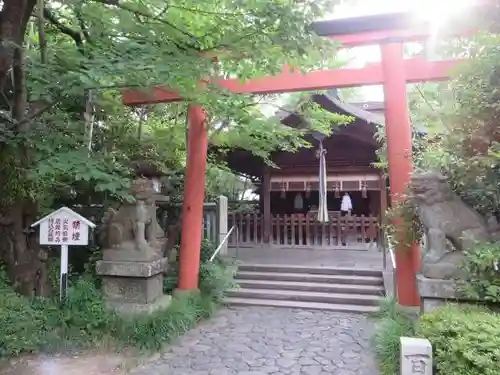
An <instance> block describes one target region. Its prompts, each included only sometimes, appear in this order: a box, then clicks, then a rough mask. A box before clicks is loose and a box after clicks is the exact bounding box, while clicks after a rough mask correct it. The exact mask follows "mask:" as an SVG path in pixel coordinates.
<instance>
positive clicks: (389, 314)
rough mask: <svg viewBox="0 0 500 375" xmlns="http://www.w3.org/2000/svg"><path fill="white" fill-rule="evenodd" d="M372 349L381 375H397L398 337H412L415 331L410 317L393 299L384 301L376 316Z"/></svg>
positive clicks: (398, 365)
mask: <svg viewBox="0 0 500 375" xmlns="http://www.w3.org/2000/svg"><path fill="white" fill-rule="evenodd" d="M377 318H378V321H377V323H376V328H375V334H374V335H373V337H372V347H373V350H374V352H375V356H376V357H377V361H378V363H379V367H380V372H381V374H382V375H398V374H399V367H400V363H399V360H400V337H401V336H406V337H412V336H414V333H415V330H414V326H413V322H412V320H411V319H410V317H409V316H408V315H407V314H405V313H404V312H403V311H402V310H401V309H400V308H399V306H398V304H397V303H396V301H395V299H394V298H387V299H384V300H383V301H382V303H381V306H380V312H379V313H378V314H377Z"/></svg>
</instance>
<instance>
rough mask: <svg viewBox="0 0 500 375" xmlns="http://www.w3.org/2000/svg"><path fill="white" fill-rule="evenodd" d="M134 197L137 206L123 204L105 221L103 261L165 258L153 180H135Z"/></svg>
mask: <svg viewBox="0 0 500 375" xmlns="http://www.w3.org/2000/svg"><path fill="white" fill-rule="evenodd" d="M131 194H132V196H133V197H134V198H135V202H124V203H123V204H122V205H121V206H120V208H119V209H118V210H117V211H115V210H113V209H112V208H110V209H108V211H107V212H106V213H105V215H104V217H103V223H102V227H101V233H100V240H101V244H102V246H103V248H104V260H130V261H134V260H135V261H140V260H151V259H154V258H158V257H160V256H161V254H162V245H163V242H164V233H163V231H162V230H161V228H160V226H159V224H158V222H157V219H156V204H155V201H154V189H153V184H152V181H151V180H148V179H136V180H134V181H133V183H132V188H131Z"/></svg>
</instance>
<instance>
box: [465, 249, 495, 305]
mask: <svg viewBox="0 0 500 375" xmlns="http://www.w3.org/2000/svg"><path fill="white" fill-rule="evenodd" d="M465 256H466V257H465V261H464V264H463V266H462V267H463V270H464V271H466V272H467V275H468V277H467V282H466V283H464V284H463V285H461V287H460V289H461V291H462V292H463V293H464V294H465V295H466V296H467V297H469V298H471V299H474V300H481V301H488V302H492V303H498V302H500V269H499V266H500V265H499V263H498V260H499V259H500V243H499V242H495V243H487V244H481V245H478V246H476V247H474V248H472V249H470V250H468V251H467V252H466V253H465Z"/></svg>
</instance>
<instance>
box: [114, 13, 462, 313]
mask: <svg viewBox="0 0 500 375" xmlns="http://www.w3.org/2000/svg"><path fill="white" fill-rule="evenodd" d="M377 17H378V21H377V20H376V19H377ZM410 19H411V18H410V16H409V15H408V14H405V13H400V14H393V15H382V16H370V17H359V18H353V19H349V20H341V21H325V22H319V23H317V24H316V25H315V28H316V30H317V32H318V34H320V35H322V36H328V37H331V38H333V39H335V40H337V41H339V42H340V43H342V44H343V46H347V47H352V46H359V45H369V44H378V45H380V49H381V56H382V61H381V63H374V64H370V65H367V66H366V67H364V68H361V69H334V70H324V71H316V72H310V73H306V74H301V73H298V72H290V71H284V72H283V73H281V74H279V75H277V76H269V77H260V78H255V79H251V80H249V81H247V82H244V83H242V82H240V81H239V80H236V79H228V80H214V81H213V82H215V83H216V84H218V85H220V86H221V87H223V88H225V89H227V90H229V91H232V92H235V93H256V94H257V93H258V94H264V93H283V92H292V91H309V90H320V89H327V88H334V87H353V86H363V85H376V84H383V87H384V95H385V118H386V136H387V150H388V162H389V180H390V193H391V201H392V203H393V204H394V203H396V202H397V201H398V199H400V197H401V196H402V194H404V192H405V189H406V187H407V185H408V183H409V181H410V175H411V173H412V171H413V161H412V137H411V124H410V116H409V110H408V101H407V92H406V84H407V82H422V81H437V80H445V79H448V78H449V75H450V69H451V68H453V67H454V66H455V65H456V64H457V62H458V61H459V60H447V61H435V62H430V61H426V60H425V58H415V59H407V60H405V59H404V58H403V43H404V42H405V41H408V40H423V39H425V38H426V37H429V35H430V28H429V25H426V24H425V23H413V22H408V20H410ZM374 20H375V21H374ZM370 22H371V25H375V26H374V27H372V30H359V29H362V28H365V29H366V27H363V25H366V24H367V23H368V24H369V23H370ZM342 23H344V24H346V23H349V25H347V27H345V29H346V30H347V31H345V32H342V30H341V29H342ZM377 23H378V24H377ZM381 25H382V26H381ZM344 26H345V25H344ZM339 29H340V31H339ZM356 29H357V30H356ZM453 33H457V31H453V32H451V34H453ZM460 33H461V34H464V33H466V32H465V31H464V30H462V31H460ZM339 34H340V35H339ZM176 101H182V98H181V97H180V96H179V95H177V94H176V93H175V92H173V91H170V90H169V89H168V88H162V87H156V88H153V89H149V90H143V91H140V90H129V91H126V92H124V94H123V102H124V104H126V105H142V104H153V103H164V102H176ZM188 121H189V128H188V155H187V167H186V176H185V190H184V203H183V211H182V233H181V248H180V276H179V285H178V288H179V290H189V289H196V288H197V287H198V276H199V266H200V261H199V258H200V254H199V251H200V245H201V237H202V216H203V201H204V195H205V174H206V158H207V148H208V138H207V126H206V115H205V113H204V110H203V108H202V107H201V106H199V105H191V106H190V107H189V111H188ZM396 265H397V288H398V289H397V290H398V299H399V303H400V304H401V305H404V306H418V305H420V298H419V295H418V290H417V285H416V281H415V275H416V273H417V272H418V269H419V267H420V254H419V249H418V247H417V246H414V247H413V248H412V249H411V251H410V252H404V251H398V252H397V253H396Z"/></svg>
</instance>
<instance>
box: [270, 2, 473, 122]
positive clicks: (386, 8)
mask: <svg viewBox="0 0 500 375" xmlns="http://www.w3.org/2000/svg"><path fill="white" fill-rule="evenodd" d="M475 1H480V0H341V4H340V5H338V6H336V7H335V10H334V11H333V12H332V13H331V14H328V15H327V16H325V18H324V19H335V18H348V17H357V16H364V15H371V14H380V13H394V12H401V11H410V12H413V13H414V14H415V17H419V18H422V19H424V20H426V21H430V22H431V24H432V25H433V27H434V28H435V31H436V32H437V31H438V30H439V26H440V25H441V24H442V21H443V20H446V16H450V15H453V14H456V13H457V12H464V11H467V6H470V5H471V4H473V3H474V2H475ZM412 47H413V46H412ZM419 48H421V46H420V47H419V45H418V44H417V45H416V46H415V50H418V49H419ZM340 57H341V59H342V60H344V61H348V63H347V64H346V67H349V68H361V67H363V66H364V65H366V64H367V63H369V62H377V61H380V50H379V47H378V46H366V47H356V48H352V49H350V50H347V51H341V55H340ZM356 94H357V95H359V97H357V98H355V101H383V100H384V93H383V89H382V86H365V87H360V88H357V89H356ZM285 97H286V94H284V95H283V96H282V97H281V98H280V99H278V100H277V103H278V104H282V103H283V102H284V100H285ZM262 111H263V113H265V114H266V115H269V116H270V115H272V114H273V113H275V112H276V107H275V106H269V107H267V106H265V105H264V106H262Z"/></svg>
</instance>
